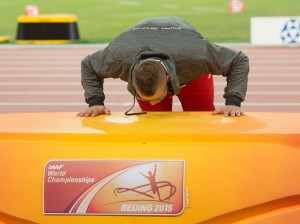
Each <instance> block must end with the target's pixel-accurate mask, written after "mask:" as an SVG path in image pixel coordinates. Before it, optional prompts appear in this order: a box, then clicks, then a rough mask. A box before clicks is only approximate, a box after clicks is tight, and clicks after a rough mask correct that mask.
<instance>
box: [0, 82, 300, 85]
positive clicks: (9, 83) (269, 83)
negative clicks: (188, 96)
mask: <svg viewBox="0 0 300 224" xmlns="http://www.w3.org/2000/svg"><path fill="white" fill-rule="evenodd" d="M214 84H215V85H222V86H223V85H224V84H226V82H215V83H214ZM9 85H12V86H13V85H15V86H22V85H24V86H30V85H33V86H37V85H41V86H56V85H57V86H73V85H81V84H80V82H0V86H9ZM104 85H110V86H125V85H127V82H105V83H104ZM249 85H258V86H274V85H276V86H286V85H290V86H295V85H296V86H297V85H300V82H248V86H249Z"/></svg>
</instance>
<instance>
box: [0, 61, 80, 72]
mask: <svg viewBox="0 0 300 224" xmlns="http://www.w3.org/2000/svg"><path fill="white" fill-rule="evenodd" d="M36 70H41V71H45V70H50V71H57V70H59V71H73V70H76V71H78V72H80V63H78V65H77V66H72V67H66V66H57V67H54V66H50V67H48V66H40V67H38V66H29V67H24V66H18V65H16V66H14V67H0V71H36Z"/></svg>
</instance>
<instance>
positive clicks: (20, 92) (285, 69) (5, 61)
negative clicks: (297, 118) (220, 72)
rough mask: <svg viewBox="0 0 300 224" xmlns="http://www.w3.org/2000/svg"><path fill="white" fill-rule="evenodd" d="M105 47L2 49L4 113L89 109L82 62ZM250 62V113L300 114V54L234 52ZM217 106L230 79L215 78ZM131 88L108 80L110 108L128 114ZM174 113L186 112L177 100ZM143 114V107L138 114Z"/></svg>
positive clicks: (292, 50) (0, 106) (290, 50)
mask: <svg viewBox="0 0 300 224" xmlns="http://www.w3.org/2000/svg"><path fill="white" fill-rule="evenodd" d="M103 47H104V46H102V45H63V46H33V47H32V46H31V47H30V46H18V45H16V46H11V45H9V46H1V47H0V113H17V112H48V111H51V112H52V111H62V112H66V111H74V112H78V111H81V110H82V109H84V108H85V107H87V105H86V104H85V102H84V98H83V89H82V87H81V83H80V62H81V60H82V59H83V57H85V56H86V55H88V54H91V53H93V52H94V51H96V50H99V49H101V48H103ZM229 47H231V48H234V49H237V50H241V51H243V52H245V53H246V54H247V55H248V56H249V58H250V74H249V85H248V93H247V98H246V101H245V102H244V103H243V104H242V106H243V108H244V111H246V112H247V111H277V112H283V111H285V112H300V63H299V61H300V48H299V47H254V46H238V45H235V46H229ZM214 80H215V104H216V106H220V105H223V104H224V100H223V98H222V94H223V89H224V87H225V84H226V80H225V78H224V77H218V76H214ZM126 84H127V83H125V82H123V81H121V80H113V79H107V80H106V82H105V86H104V88H105V93H106V101H105V102H106V106H107V107H108V108H110V109H111V111H125V110H127V109H129V107H130V106H131V105H132V101H133V97H132V96H131V95H130V94H129V93H128V92H127V90H126ZM174 103H175V104H174V107H173V110H175V111H180V110H181V106H180V104H179V103H178V100H177V98H176V97H174ZM135 109H136V110H139V108H138V106H136V108H135Z"/></svg>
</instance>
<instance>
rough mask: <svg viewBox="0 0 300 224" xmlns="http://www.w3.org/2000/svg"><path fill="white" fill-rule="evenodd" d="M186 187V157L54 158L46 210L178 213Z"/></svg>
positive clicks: (46, 188) (46, 180)
mask: <svg viewBox="0 0 300 224" xmlns="http://www.w3.org/2000/svg"><path fill="white" fill-rule="evenodd" d="M57 164H59V166H58V165H57ZM83 167H84V169H83ZM54 168H55V170H53V169H54ZM67 180H68V181H67ZM84 180H93V181H90V182H88V183H87V181H84ZM183 192H184V161H123V160H120V161H118V160H117V161H115V160H113V161H105V160H103V161H102V160H96V161H51V162H49V163H48V164H47V165H46V168H45V174H44V214H86V215H87V214H97V215H102V214H103V215H179V214H181V212H182V211H183V209H184V205H183V200H184V196H183V195H184V193H183ZM62 194H64V197H60V195H62Z"/></svg>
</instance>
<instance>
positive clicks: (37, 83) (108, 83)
mask: <svg viewBox="0 0 300 224" xmlns="http://www.w3.org/2000/svg"><path fill="white" fill-rule="evenodd" d="M31 85H32V86H77V85H80V86H81V83H80V82H0V86H31ZM104 85H110V86H125V85H127V83H126V82H105V84H104Z"/></svg>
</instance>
